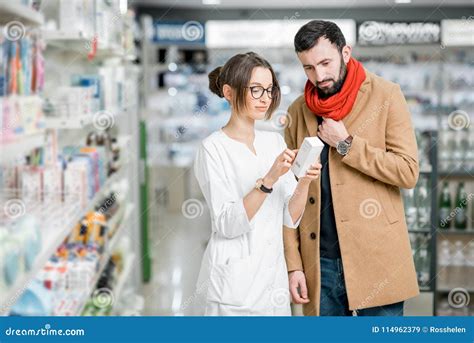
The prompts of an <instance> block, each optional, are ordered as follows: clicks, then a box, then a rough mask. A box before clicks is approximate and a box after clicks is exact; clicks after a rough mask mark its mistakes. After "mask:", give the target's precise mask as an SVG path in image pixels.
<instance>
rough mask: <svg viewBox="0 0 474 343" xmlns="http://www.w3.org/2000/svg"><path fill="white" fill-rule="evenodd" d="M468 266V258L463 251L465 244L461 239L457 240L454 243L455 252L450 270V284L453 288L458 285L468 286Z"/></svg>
mask: <svg viewBox="0 0 474 343" xmlns="http://www.w3.org/2000/svg"><path fill="white" fill-rule="evenodd" d="M466 267H467V266H466V258H465V255H464V251H463V244H462V242H461V241H456V243H454V253H453V257H452V263H451V267H450V272H449V276H450V279H449V281H450V285H449V286H450V288H451V289H452V288H456V287H463V288H465V287H466V286H467V285H466V284H465V282H464V281H465V278H464V275H465V271H466Z"/></svg>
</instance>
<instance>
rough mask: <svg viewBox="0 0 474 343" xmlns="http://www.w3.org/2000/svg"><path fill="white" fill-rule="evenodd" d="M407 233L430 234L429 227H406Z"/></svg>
mask: <svg viewBox="0 0 474 343" xmlns="http://www.w3.org/2000/svg"><path fill="white" fill-rule="evenodd" d="M408 233H423V234H430V233H431V229H408Z"/></svg>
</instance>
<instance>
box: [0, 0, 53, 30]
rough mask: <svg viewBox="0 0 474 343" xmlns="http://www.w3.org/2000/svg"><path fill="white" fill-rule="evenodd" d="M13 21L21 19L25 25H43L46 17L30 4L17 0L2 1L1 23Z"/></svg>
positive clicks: (0, 7) (0, 8)
mask: <svg viewBox="0 0 474 343" xmlns="http://www.w3.org/2000/svg"><path fill="white" fill-rule="evenodd" d="M12 21H19V22H21V23H22V24H24V25H42V24H43V22H44V17H43V15H42V14H41V13H40V12H38V11H35V10H34V9H33V8H30V7H28V6H25V5H22V4H19V3H17V2H9V1H2V6H0V25H5V24H8V23H9V22H12Z"/></svg>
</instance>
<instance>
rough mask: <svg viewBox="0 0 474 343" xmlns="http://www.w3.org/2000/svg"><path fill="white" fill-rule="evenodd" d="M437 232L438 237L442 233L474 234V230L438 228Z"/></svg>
mask: <svg viewBox="0 0 474 343" xmlns="http://www.w3.org/2000/svg"><path fill="white" fill-rule="evenodd" d="M436 233H437V234H438V237H439V236H442V235H472V234H474V230H472V229H467V230H459V229H458V230H456V229H438V231H437V232H436Z"/></svg>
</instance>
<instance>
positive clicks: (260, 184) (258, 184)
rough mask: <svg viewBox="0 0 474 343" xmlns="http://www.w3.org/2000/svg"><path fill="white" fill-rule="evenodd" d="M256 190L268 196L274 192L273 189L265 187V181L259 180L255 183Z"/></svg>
mask: <svg viewBox="0 0 474 343" xmlns="http://www.w3.org/2000/svg"><path fill="white" fill-rule="evenodd" d="M255 189H258V190H259V191H262V192H263V193H267V194H270V193H271V192H273V188H267V187H265V186H264V185H263V179H258V180H257V182H256V183H255Z"/></svg>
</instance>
